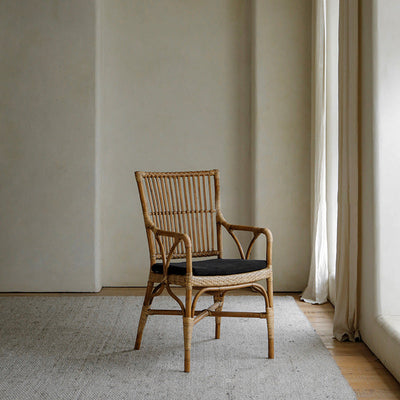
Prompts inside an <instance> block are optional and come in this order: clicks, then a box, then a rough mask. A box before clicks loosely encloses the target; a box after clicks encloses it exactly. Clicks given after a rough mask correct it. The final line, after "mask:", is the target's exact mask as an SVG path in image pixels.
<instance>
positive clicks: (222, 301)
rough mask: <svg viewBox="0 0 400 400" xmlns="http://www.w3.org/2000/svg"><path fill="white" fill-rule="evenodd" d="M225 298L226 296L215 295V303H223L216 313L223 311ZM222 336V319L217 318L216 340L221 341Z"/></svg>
mask: <svg viewBox="0 0 400 400" xmlns="http://www.w3.org/2000/svg"><path fill="white" fill-rule="evenodd" d="M224 296H225V294H221V293H218V294H214V303H216V302H217V301H219V302H221V303H222V304H221V306H220V307H218V308H217V309H216V311H222V307H223V305H224ZM220 336H221V317H215V339H219V338H220Z"/></svg>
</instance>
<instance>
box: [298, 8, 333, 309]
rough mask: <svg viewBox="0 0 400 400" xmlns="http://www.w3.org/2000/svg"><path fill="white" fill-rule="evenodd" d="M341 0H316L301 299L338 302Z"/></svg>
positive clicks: (310, 301)
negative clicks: (307, 232)
mask: <svg viewBox="0 0 400 400" xmlns="http://www.w3.org/2000/svg"><path fill="white" fill-rule="evenodd" d="M338 19H339V0H329V1H327V0H313V64H312V127H311V133H312V154H313V163H312V171H313V177H312V199H313V203H312V217H313V220H312V255H311V263H310V273H309V280H308V285H307V288H306V289H305V291H304V293H303V295H302V300H304V301H306V302H309V303H313V304H321V303H324V302H326V301H327V299H329V300H330V301H331V302H332V303H335V274H336V235H337V193H338V121H337V119H338Z"/></svg>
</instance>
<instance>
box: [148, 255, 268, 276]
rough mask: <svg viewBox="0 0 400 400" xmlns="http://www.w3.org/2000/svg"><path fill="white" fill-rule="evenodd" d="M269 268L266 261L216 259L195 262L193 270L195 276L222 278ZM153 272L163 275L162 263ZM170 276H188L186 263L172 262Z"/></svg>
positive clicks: (155, 266)
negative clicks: (222, 276)
mask: <svg viewBox="0 0 400 400" xmlns="http://www.w3.org/2000/svg"><path fill="white" fill-rule="evenodd" d="M266 267H267V262H266V261H265V260H241V259H222V258H214V259H211V260H201V261H193V262H192V269H193V275H194V276H220V275H235V274H243V273H246V272H252V271H258V270H260V269H264V268H266ZM151 269H152V271H153V272H154V273H156V274H162V272H163V265H162V263H156V264H153V265H152V267H151ZM168 275H186V262H185V261H184V262H173V263H172V262H171V263H170V265H169V268H168Z"/></svg>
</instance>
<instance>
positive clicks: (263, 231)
mask: <svg viewBox="0 0 400 400" xmlns="http://www.w3.org/2000/svg"><path fill="white" fill-rule="evenodd" d="M220 224H221V225H222V226H223V227H224V228H225V229H226V230H227V231H228V232H229V234H230V235H231V236H232V238H233V240H234V241H235V243H236V245H237V247H238V249H239V253H240V255H241V257H242V258H243V259H246V260H247V259H248V258H249V256H250V252H251V249H252V247H253V245H254V242H255V241H256V240H257V238H258V237H259V236H260V235H261V234H262V235H265V238H266V242H267V243H266V260H267V265H268V266H270V265H271V263H272V242H273V237H272V232H271V231H270V230H269V229H268V228H260V227H256V226H248V225H234V224H230V223H228V222H227V221H225V220H224V219H221V220H220ZM233 231H245V232H253V235H254V236H253V239H252V240H251V241H250V243H249V246H248V248H247V251H246V255H245V254H244V252H243V248H242V246H241V244H240V242H239V239H238V238H237V236H236V235H235V234H234V233H233Z"/></svg>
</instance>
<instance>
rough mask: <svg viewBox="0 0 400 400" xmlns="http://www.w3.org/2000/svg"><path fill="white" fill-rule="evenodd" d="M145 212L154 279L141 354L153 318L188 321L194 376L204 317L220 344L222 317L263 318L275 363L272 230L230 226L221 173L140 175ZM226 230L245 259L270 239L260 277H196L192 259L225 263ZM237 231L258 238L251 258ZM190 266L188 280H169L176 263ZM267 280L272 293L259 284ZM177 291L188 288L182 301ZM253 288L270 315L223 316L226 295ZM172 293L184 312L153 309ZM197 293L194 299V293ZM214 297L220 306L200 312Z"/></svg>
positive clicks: (139, 337)
mask: <svg viewBox="0 0 400 400" xmlns="http://www.w3.org/2000/svg"><path fill="white" fill-rule="evenodd" d="M135 177H136V181H137V184H138V189H139V196H140V201H141V205H142V210H143V217H144V224H145V228H146V234H147V240H148V246H149V255H150V274H149V279H148V283H147V289H146V295H145V298H144V301H143V307H142V312H141V315H140V320H139V326H138V331H137V336H136V343H135V349H136V350H138V349H139V348H140V344H141V340H142V335H143V329H144V327H145V324H146V320H147V316H148V315H181V316H182V317H183V332H184V347H185V364H184V370H185V372H189V371H190V348H191V340H192V332H193V326H194V325H195V324H196V323H197V322H199V321H200V320H202V319H203V318H204V317H207V316H212V317H215V338H216V339H219V337H220V324H221V317H245V318H263V319H266V321H267V331H268V358H274V313H273V285H272V260H271V257H272V234H271V232H270V231H269V230H268V229H267V228H257V227H252V226H243V225H232V224H229V223H228V222H227V221H226V220H225V218H224V217H223V215H222V212H221V206H220V180H219V171H218V170H216V169H214V170H209V171H185V172H141V171H137V172H135ZM222 228H224V229H226V231H227V232H228V233H229V234H230V235H231V236H232V238H233V240H234V242H235V243H236V246H237V248H238V251H239V254H240V257H241V258H242V259H248V258H249V256H250V253H251V250H252V248H253V245H254V242H255V241H256V239H257V238H258V237H260V236H261V235H264V236H265V238H266V258H265V261H266V267H265V268H264V269H261V270H258V271H252V272H248V273H242V274H232V275H221V276H195V275H193V272H192V258H194V257H210V256H216V257H218V258H222V253H223V249H222ZM235 231H247V232H251V233H253V238H252V239H251V241H250V243H249V245H248V248H247V250H246V252H244V250H243V248H242V245H241V243H240V241H239V239H238V237H237V236H236V235H235ZM175 258H184V259H185V260H186V275H168V267H169V264H170V262H171V260H172V259H175ZM157 259H161V260H162V263H163V273H162V274H156V273H154V272H152V271H151V266H152V265H153V264H154V263H155V262H156V260H157ZM263 279H266V283H267V285H266V286H267V290H265V288H264V287H263V286H262V285H260V284H259V283H257V282H258V281H260V280H263ZM171 285H178V286H182V287H183V288H185V300H184V301H182V300H181V299H180V298H179V297H178V296H176V294H175V293H174V292H173V290H172V288H171ZM245 287H251V288H253V289H254V290H255V291H256V292H258V293H260V294H261V295H262V296H263V297H264V299H265V312H264V313H260V312H238V311H236V312H231V311H222V307H223V303H224V296H225V294H226V293H227V292H228V291H230V290H234V289H240V288H245ZM164 289H166V290H167V292H168V293H169V295H170V296H171V297H172V298H173V299H174V300H175V301H176V302H177V303H178V304H179V306H180V310H160V309H152V308H151V304H152V301H153V299H154V297H156V296H158V295H160V294H161V293H162V291H163V290H164ZM194 289H195V290H197V293H196V294H195V295H194V296H193V294H194V292H193V290H194ZM206 292H209V293H211V294H213V296H214V304H212V305H211V306H210V307H209V308H207V309H205V310H201V311H196V309H195V308H196V304H197V300H198V298H199V297H200V296H201V295H202V294H204V293H206Z"/></svg>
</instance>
